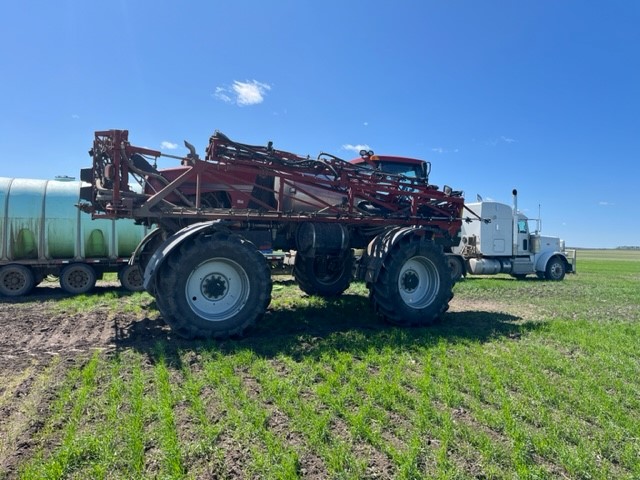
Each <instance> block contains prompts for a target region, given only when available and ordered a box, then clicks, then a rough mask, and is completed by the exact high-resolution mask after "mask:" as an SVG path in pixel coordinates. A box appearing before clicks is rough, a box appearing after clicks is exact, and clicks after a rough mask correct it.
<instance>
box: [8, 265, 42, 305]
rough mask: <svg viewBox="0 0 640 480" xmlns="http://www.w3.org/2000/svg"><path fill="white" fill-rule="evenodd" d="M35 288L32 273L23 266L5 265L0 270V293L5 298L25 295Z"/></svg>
mask: <svg viewBox="0 0 640 480" xmlns="http://www.w3.org/2000/svg"><path fill="white" fill-rule="evenodd" d="M33 287H35V278H34V276H33V271H32V270H31V269H30V268H29V267H25V266H24V265H6V266H4V267H2V268H0V293H2V294H3V295H6V296H7V297H20V296H22V295H27V294H28V293H30V292H31V290H33Z"/></svg>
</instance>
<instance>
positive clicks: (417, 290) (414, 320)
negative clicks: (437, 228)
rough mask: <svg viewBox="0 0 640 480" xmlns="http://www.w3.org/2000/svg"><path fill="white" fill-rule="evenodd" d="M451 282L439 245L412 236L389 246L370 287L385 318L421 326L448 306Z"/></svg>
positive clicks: (378, 309) (392, 321) (429, 321)
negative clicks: (389, 249) (389, 248)
mask: <svg viewBox="0 0 640 480" xmlns="http://www.w3.org/2000/svg"><path fill="white" fill-rule="evenodd" d="M452 285H453V282H452V279H451V273H450V270H449V267H448V265H447V260H446V258H445V255H444V253H443V252H442V247H439V246H436V245H435V244H433V243H432V242H431V241H423V240H421V239H420V238H419V237H416V236H411V237H407V238H405V239H402V240H401V241H400V242H398V243H397V244H395V245H394V246H393V247H392V249H391V251H390V252H389V253H388V255H387V257H386V259H385V260H384V262H383V265H382V268H381V270H380V275H379V276H378V280H377V281H376V282H375V283H374V284H373V285H371V286H370V288H371V289H372V294H371V297H372V300H373V303H374V308H375V310H376V312H378V313H379V314H380V315H382V316H383V317H384V318H385V319H386V320H387V321H388V322H390V323H393V324H395V325H402V326H424V325H430V324H432V323H433V322H434V321H435V320H437V319H438V318H439V317H440V315H442V314H443V313H444V312H446V311H447V310H448V309H449V300H451V298H453V292H452Z"/></svg>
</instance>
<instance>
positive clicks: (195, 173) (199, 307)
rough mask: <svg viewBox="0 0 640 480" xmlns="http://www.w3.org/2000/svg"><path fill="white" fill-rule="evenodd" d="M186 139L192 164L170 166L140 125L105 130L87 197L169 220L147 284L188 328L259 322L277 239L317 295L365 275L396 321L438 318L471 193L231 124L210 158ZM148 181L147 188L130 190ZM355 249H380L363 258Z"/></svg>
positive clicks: (210, 331)
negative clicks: (282, 147) (146, 144)
mask: <svg viewBox="0 0 640 480" xmlns="http://www.w3.org/2000/svg"><path fill="white" fill-rule="evenodd" d="M185 143H186V142H185ZM186 145H187V147H188V148H189V149H190V153H189V154H188V155H187V156H186V157H172V158H176V159H179V160H180V166H179V167H176V168H170V169H163V170H159V169H157V168H156V167H155V166H154V165H152V163H154V164H155V163H156V161H155V160H157V158H158V157H160V156H165V157H166V156H168V155H162V154H161V153H160V152H158V151H154V150H150V149H146V148H141V147H135V146H133V145H131V144H130V143H129V141H128V132H127V131H126V130H110V131H101V132H96V135H95V140H94V145H93V149H92V150H91V152H90V154H91V156H92V158H93V166H92V168H90V169H86V170H83V171H82V174H81V177H82V179H83V180H84V181H86V182H89V183H90V184H91V187H88V188H86V189H85V190H84V191H83V193H82V198H83V199H85V200H86V201H88V203H86V204H85V205H84V206H83V208H85V209H87V210H90V211H91V212H92V214H93V216H94V217H101V218H104V217H106V218H123V217H125V218H134V219H136V220H137V221H139V222H140V223H144V224H148V225H150V224H156V225H158V226H159V227H160V228H159V229H158V230H157V232H156V233H155V234H153V235H152V236H151V237H149V238H147V239H145V240H144V241H143V242H142V243H141V245H140V246H139V247H138V250H137V252H136V255H137V256H138V257H139V258H140V261H141V263H142V264H143V266H144V267H145V288H147V290H148V291H150V292H151V293H152V294H153V295H154V296H155V297H156V299H157V304H158V307H159V308H160V310H161V313H162V315H163V317H164V319H165V320H166V321H167V322H168V323H169V324H170V325H171V326H172V328H173V329H174V330H175V331H176V332H177V333H178V334H180V335H182V336H185V337H225V336H228V335H235V334H241V333H242V332H243V331H244V330H245V328H247V327H248V326H250V325H251V324H252V323H253V322H255V321H256V319H258V318H259V317H260V316H261V315H262V314H263V313H264V311H265V310H266V308H267V306H268V304H269V301H270V293H271V278H270V275H269V269H268V266H267V263H266V261H265V260H264V256H263V255H262V254H261V253H264V252H265V251H269V250H272V249H281V250H295V251H296V252H297V253H296V260H295V266H294V276H295V278H296V280H297V282H298V285H299V286H300V288H302V289H303V290H304V291H305V292H307V293H309V294H318V295H323V296H334V295H339V294H340V293H342V292H343V291H344V290H345V289H346V288H347V287H348V286H349V282H350V281H351V280H352V278H353V276H354V272H355V275H356V276H357V278H359V279H362V280H364V281H366V282H367V285H368V287H369V288H370V290H371V298H372V303H373V305H374V308H375V309H376V311H377V312H378V313H380V314H381V315H382V316H383V317H385V318H386V319H388V320H390V321H391V322H393V323H396V324H403V325H424V324H428V323H431V322H432V321H433V320H434V319H435V318H437V317H438V316H439V315H440V314H441V313H442V312H444V311H445V310H446V309H447V307H448V301H449V299H450V297H451V279H450V275H449V273H448V269H447V268H448V267H447V263H446V258H445V256H444V254H443V248H450V247H451V246H453V245H457V243H458V241H459V232H460V228H461V220H460V218H461V211H462V207H463V202H464V200H463V198H462V195H461V193H460V192H453V191H452V190H451V189H450V188H448V187H446V188H445V189H443V190H440V189H439V188H438V187H436V186H434V185H430V184H429V183H428V179H426V178H424V179H416V178H410V177H405V176H402V175H392V174H389V173H385V172H381V171H379V170H375V169H373V168H371V167H370V166H369V165H367V164H366V163H365V164H362V162H361V164H360V165H354V164H352V163H350V162H346V161H344V160H341V159H339V158H337V157H335V156H332V155H329V154H320V156H319V157H318V158H317V159H310V158H304V157H300V156H298V155H295V154H292V153H289V152H284V151H279V150H275V149H273V148H272V145H271V144H269V145H267V146H266V147H264V146H251V145H246V144H241V143H237V142H233V141H231V140H230V139H228V138H227V137H225V136H224V135H222V134H220V133H216V134H214V135H213V136H212V137H211V139H210V142H209V146H208V147H207V155H206V158H205V159H204V160H202V159H200V158H199V157H198V156H197V154H196V153H195V150H194V149H193V147H191V146H190V145H188V144H186ZM145 157H146V158H145ZM149 157H153V158H154V159H155V160H154V161H153V162H151V161H149ZM169 157H171V156H169ZM134 179H135V180H137V181H138V182H139V183H140V184H141V185H142V192H139V191H138V192H136V191H135V189H133V188H131V187H130V182H131V181H132V180H134ZM355 248H362V249H366V251H365V254H364V255H363V256H362V257H361V258H360V259H359V261H358V262H357V265H356V264H355V262H354V255H353V249H355Z"/></svg>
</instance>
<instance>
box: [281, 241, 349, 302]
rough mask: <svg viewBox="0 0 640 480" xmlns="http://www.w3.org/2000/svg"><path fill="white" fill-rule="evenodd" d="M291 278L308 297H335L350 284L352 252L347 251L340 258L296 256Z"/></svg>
mask: <svg viewBox="0 0 640 480" xmlns="http://www.w3.org/2000/svg"><path fill="white" fill-rule="evenodd" d="M293 276H294V277H295V279H296V283H297V284H298V286H299V287H300V290H302V291H303V292H305V293H307V294H309V295H320V296H321V297H336V296H338V295H340V294H342V292H344V291H345V290H346V289H347V288H349V285H350V284H351V279H352V277H353V251H352V250H351V249H349V250H348V251H347V253H345V254H344V255H343V256H341V257H329V256H327V255H323V256H316V257H303V256H302V255H296V260H295V264H294V267H293Z"/></svg>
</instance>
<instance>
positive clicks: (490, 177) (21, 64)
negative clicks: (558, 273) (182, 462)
mask: <svg viewBox="0 0 640 480" xmlns="http://www.w3.org/2000/svg"><path fill="white" fill-rule="evenodd" d="M2 16H3V19H2V28H0V64H1V65H2V70H1V73H0V165H2V168H1V170H0V176H5V177H27V178H53V177H54V176H55V175H70V176H78V175H79V170H80V168H82V167H84V166H88V165H89V162H90V159H89V156H88V155H87V153H86V152H87V151H88V149H89V148H90V147H91V142H92V139H93V132H94V131H95V130H106V129H111V128H122V129H128V130H129V131H130V140H131V141H132V142H133V143H134V144H137V145H141V146H147V147H150V148H156V149H163V151H165V152H167V153H171V154H180V153H185V150H184V148H183V147H182V141H183V140H184V139H186V140H189V141H190V142H191V143H193V144H194V145H196V147H197V148H198V149H199V151H200V153H203V152H204V147H205V145H206V144H207V141H208V138H209V136H210V135H211V134H212V133H213V131H214V130H216V129H217V130H220V131H222V132H224V133H225V134H227V135H228V136H230V137H231V138H233V139H236V140H238V141H242V142H246V143H256V144H266V142H267V141H269V140H272V141H273V142H274V145H275V147H276V148H279V149H284V150H289V151H293V152H296V153H298V154H302V155H307V154H310V155H312V156H315V155H317V154H318V153H319V152H320V151H326V152H329V153H333V154H335V155H339V156H342V157H345V158H352V157H354V156H356V153H355V152H354V149H357V148H358V146H359V145H367V146H369V147H370V148H371V149H373V150H374V151H375V152H377V153H381V154H382V153H384V154H397V155H401V156H410V157H417V158H423V159H425V160H429V161H431V162H432V165H433V166H432V174H431V181H432V183H435V184H438V185H443V184H448V185H450V186H452V187H454V188H455V189H461V190H464V191H465V194H466V198H467V199H468V201H474V200H475V198H476V195H477V194H480V195H482V196H483V197H484V198H485V199H487V198H491V199H494V200H497V201H503V202H506V203H511V190H512V189H513V188H517V189H518V190H519V192H520V196H519V207H520V209H521V210H523V211H524V212H525V213H526V214H528V215H529V216H530V217H535V216H537V213H538V206H539V205H540V207H541V211H542V217H543V233H545V234H548V235H559V236H561V237H562V238H564V239H565V240H566V241H567V244H568V245H571V246H579V247H616V246H620V245H640V226H639V225H640V222H638V221H637V219H635V218H634V217H633V216H632V212H633V211H635V210H636V208H635V207H634V206H633V205H634V203H633V202H635V201H637V200H638V191H639V190H640V27H639V25H640V2H636V1H634V0H626V1H618V0H610V1H607V2H602V1H597V2H596V1H589V0H575V1H574V0H566V1H563V0H553V1H552V0H539V1H524V0H523V1H515V0H513V1H507V0H504V1H483V2H478V1H471V0H469V1H426V0H425V1H399V2H390V1H377V0H370V1H346V0H341V1H334V0H329V1H322V2H310V1H238V0H235V1H226V2H223V1H200V2H199V1H191V2H168V1H162V0H158V1H153V2H151V1H144V0H139V1H119V0H115V1H112V2H92V1H80V0H63V1H60V2H50V1H29V0H26V1H22V2H8V3H6V4H5V5H3V15H2ZM175 162H176V161H175V160H171V159H164V160H162V161H161V162H160V166H173V165H175Z"/></svg>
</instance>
